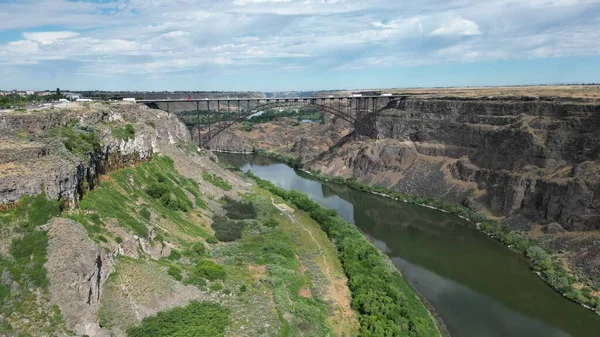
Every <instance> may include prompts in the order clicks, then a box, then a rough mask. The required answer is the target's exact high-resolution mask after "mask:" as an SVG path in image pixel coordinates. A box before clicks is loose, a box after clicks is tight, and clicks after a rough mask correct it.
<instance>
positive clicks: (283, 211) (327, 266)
mask: <svg viewBox="0 0 600 337" xmlns="http://www.w3.org/2000/svg"><path fill="white" fill-rule="evenodd" d="M271 203H272V204H273V206H275V208H277V209H278V210H279V211H280V212H282V213H284V214H285V215H287V216H288V218H290V220H291V221H292V223H294V224H300V226H301V227H302V229H304V230H305V231H306V232H307V233H308V235H309V236H310V239H311V240H312V241H313V242H314V243H315V244H316V245H317V249H318V250H319V255H320V256H321V258H323V264H324V265H325V270H326V271H327V278H328V279H332V278H333V277H332V276H331V272H330V270H329V264H328V263H327V258H326V257H325V254H324V253H323V248H322V247H321V245H320V244H319V242H318V241H317V240H316V239H315V237H314V236H313V233H312V232H311V231H310V230H309V229H308V228H306V226H304V225H303V224H301V223H298V222H297V221H296V219H294V217H292V216H291V215H290V214H289V213H288V212H287V210H286V209H285V208H284V207H281V206H280V205H279V204H276V203H275V201H274V200H273V198H271ZM286 206H287V205H286ZM288 207H289V206H288Z"/></svg>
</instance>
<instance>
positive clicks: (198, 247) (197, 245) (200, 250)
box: [192, 242, 206, 256]
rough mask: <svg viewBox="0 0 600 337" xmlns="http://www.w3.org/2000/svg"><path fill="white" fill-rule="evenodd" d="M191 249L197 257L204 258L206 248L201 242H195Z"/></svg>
mask: <svg viewBox="0 0 600 337" xmlns="http://www.w3.org/2000/svg"><path fill="white" fill-rule="evenodd" d="M192 249H193V251H194V252H195V253H196V254H198V256H204V255H205V254H206V247H204V244H203V243H202V242H196V243H195V244H194V246H192Z"/></svg>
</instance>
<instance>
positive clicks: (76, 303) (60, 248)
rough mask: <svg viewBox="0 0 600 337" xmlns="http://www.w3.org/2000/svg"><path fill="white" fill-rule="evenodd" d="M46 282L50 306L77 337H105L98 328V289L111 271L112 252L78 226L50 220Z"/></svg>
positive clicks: (100, 289)
mask: <svg viewBox="0 0 600 337" xmlns="http://www.w3.org/2000/svg"><path fill="white" fill-rule="evenodd" d="M48 237H49V240H48V262H47V263H46V269H47V270H48V279H49V280H50V285H49V291H50V296H51V301H52V303H58V304H59V306H60V311H61V313H62V314H63V317H64V319H65V323H66V324H67V327H68V328H69V329H72V330H73V331H74V332H75V333H76V334H77V335H89V336H109V333H108V332H106V331H105V330H104V329H102V328H101V327H100V324H99V318H98V310H99V309H100V300H101V297H102V286H103V284H104V282H105V281H106V279H107V278H108V275H110V273H111V272H112V271H113V269H114V263H113V257H114V252H110V251H107V250H106V249H103V248H101V247H100V246H99V245H97V244H96V243H94V242H93V241H92V240H91V239H90V238H89V237H88V235H87V232H86V230H85V228H83V226H82V225H80V224H78V223H76V222H74V221H71V220H67V219H60V218H57V219H54V220H52V221H51V223H50V229H49V231H48Z"/></svg>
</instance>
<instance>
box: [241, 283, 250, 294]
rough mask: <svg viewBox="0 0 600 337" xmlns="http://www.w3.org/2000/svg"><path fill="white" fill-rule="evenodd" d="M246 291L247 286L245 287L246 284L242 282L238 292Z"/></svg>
mask: <svg viewBox="0 0 600 337" xmlns="http://www.w3.org/2000/svg"><path fill="white" fill-rule="evenodd" d="M246 291H248V287H246V285H245V284H242V285H241V286H240V292H241V293H245V292H246Z"/></svg>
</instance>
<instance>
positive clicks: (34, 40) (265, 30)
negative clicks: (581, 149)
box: [0, 0, 600, 91]
mask: <svg viewBox="0 0 600 337" xmlns="http://www.w3.org/2000/svg"><path fill="white" fill-rule="evenodd" d="M590 82H595V83H598V82H600V0H485V1H482V0H77V1H70V0H35V1H34V0H22V1H19V0H0V89H5V90H6V89H13V88H18V89H23V90H25V89H33V90H41V89H52V88H56V87H61V88H64V89H71V90H91V89H98V90H157V91H158V90H226V91H228V90H232V91H241V90H244V91H245V90H256V91H287V90H324V89H352V88H403V87H437V86H443V87H448V86H483V85H526V84H555V83H590Z"/></svg>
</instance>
